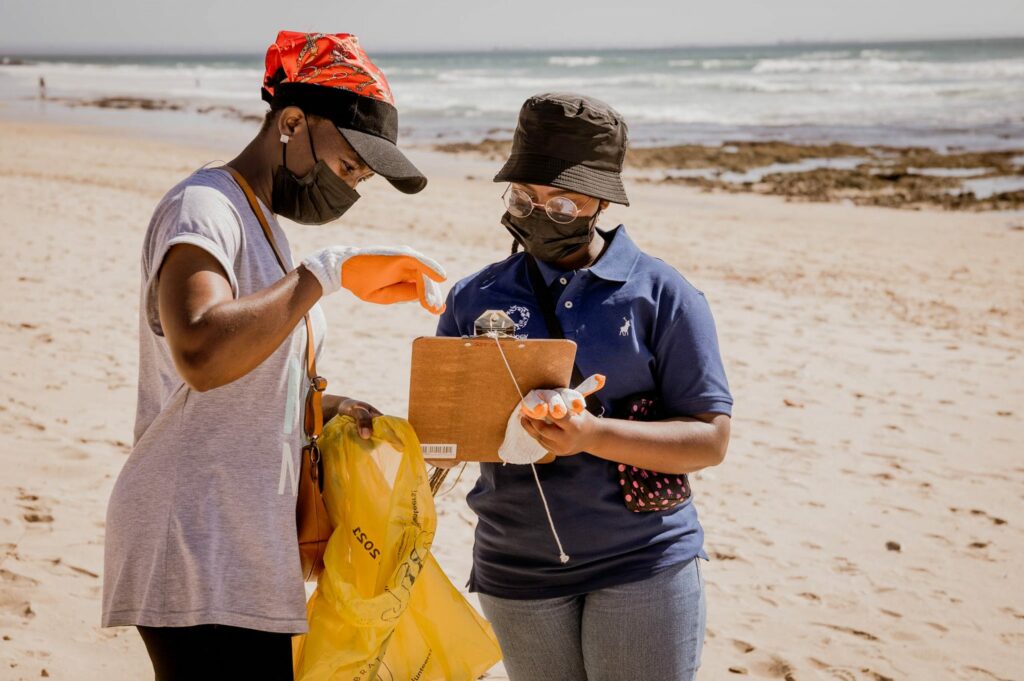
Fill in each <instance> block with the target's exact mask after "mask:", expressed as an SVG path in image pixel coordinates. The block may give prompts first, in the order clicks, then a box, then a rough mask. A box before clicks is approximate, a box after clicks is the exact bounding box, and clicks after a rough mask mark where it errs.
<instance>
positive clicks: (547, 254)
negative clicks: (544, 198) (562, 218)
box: [501, 210, 601, 262]
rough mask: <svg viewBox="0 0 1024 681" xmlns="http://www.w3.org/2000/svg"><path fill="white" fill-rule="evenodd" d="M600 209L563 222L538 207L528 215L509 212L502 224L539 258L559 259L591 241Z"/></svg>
mask: <svg viewBox="0 0 1024 681" xmlns="http://www.w3.org/2000/svg"><path fill="white" fill-rule="evenodd" d="M600 212H601V211H597V213H594V214H593V215H581V216H579V217H577V218H575V219H574V220H573V221H572V222H568V223H566V224H564V225H563V224H561V223H558V222H555V221H554V220H552V219H551V218H549V217H548V216H547V215H546V214H545V213H544V211H536V210H535V211H533V212H532V213H530V214H529V215H527V216H526V217H525V218H517V217H515V216H513V215H512V214H511V213H509V212H508V211H505V214H504V215H502V216H501V224H503V225H504V226H505V229H507V230H508V231H509V233H510V234H511V235H512V237H513V238H515V240H516V241H518V242H519V243H520V244H522V246H523V250H525V251H526V252H527V253H529V254H530V255H532V256H533V257H535V258H537V260H542V261H544V262H555V261H557V260H561V259H562V258H564V257H565V256H567V255H569V254H571V253H573V252H575V251H577V250H579V248H580V247H582V246H586V245H587V244H589V243H590V242H591V240H592V239H593V238H594V227H595V225H596V224H597V215H598V213H600ZM538 213H539V214H538Z"/></svg>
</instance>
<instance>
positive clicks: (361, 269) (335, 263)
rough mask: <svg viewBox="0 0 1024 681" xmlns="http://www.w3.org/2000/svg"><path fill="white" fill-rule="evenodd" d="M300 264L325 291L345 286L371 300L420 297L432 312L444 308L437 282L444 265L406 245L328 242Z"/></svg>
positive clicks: (383, 301) (385, 302)
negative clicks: (337, 243)
mask: <svg viewBox="0 0 1024 681" xmlns="http://www.w3.org/2000/svg"><path fill="white" fill-rule="evenodd" d="M302 264H303V266H304V267H305V268H306V269H307V270H309V271H310V272H311V273H312V274H313V276H315V277H316V278H317V279H318V280H319V281H320V286H321V287H323V290H324V295H325V296H326V295H328V294H330V293H334V292H335V291H337V290H338V289H341V288H347V289H348V290H349V291H351V292H352V293H354V294H355V295H356V297H358V298H360V299H361V300H365V301H368V302H371V303H378V304H381V305H390V304H392V303H406V302H411V301H413V300H419V302H420V305H422V306H423V307H424V308H426V310H427V311H429V312H432V313H433V314H441V313H442V312H444V307H445V306H444V296H443V295H442V293H441V287H440V286H438V282H441V281H444V280H445V279H446V276H445V272H444V268H442V267H441V265H439V264H438V263H437V261H435V260H433V259H432V258H428V257H427V256H425V255H423V254H422V253H420V252H418V251H415V250H413V249H411V248H409V247H408V246H372V247H369V248H353V247H350V246H328V247H327V248H324V249H321V250H319V251H317V252H316V253H313V254H311V255H309V256H307V257H306V258H305V259H303V261H302Z"/></svg>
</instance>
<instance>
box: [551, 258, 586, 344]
mask: <svg viewBox="0 0 1024 681" xmlns="http://www.w3.org/2000/svg"><path fill="white" fill-rule="evenodd" d="M584 274H585V273H584V272H576V273H575V274H574V275H573V276H572V278H571V279H568V278H567V277H565V276H564V275H563V276H561V277H559V278H558V279H556V280H555V281H557V282H558V283H559V284H560V283H561V282H563V281H566V280H567V279H568V282H569V283H568V285H566V286H565V288H564V289H563V290H562V292H561V295H560V296H557V300H558V303H557V304H556V305H555V308H556V314H557V315H558V319H559V321H561V323H562V329H563V331H564V333H565V337H566V338H569V339H571V340H575V339H576V337H577V335H578V334H577V328H576V321H577V318H578V313H577V310H578V309H579V305H578V302H579V300H578V292H579V290H580V288H581V286H582V284H581V283H580V282H581V280H582V278H583V276H584Z"/></svg>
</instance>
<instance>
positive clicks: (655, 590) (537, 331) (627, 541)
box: [437, 94, 732, 681]
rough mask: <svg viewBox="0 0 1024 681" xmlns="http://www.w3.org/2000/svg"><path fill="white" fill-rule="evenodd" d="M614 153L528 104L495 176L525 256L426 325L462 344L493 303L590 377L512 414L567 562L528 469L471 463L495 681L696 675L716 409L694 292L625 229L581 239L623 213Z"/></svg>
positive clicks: (602, 126) (719, 436) (595, 110)
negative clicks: (700, 476)
mask: <svg viewBox="0 0 1024 681" xmlns="http://www.w3.org/2000/svg"><path fill="white" fill-rule="evenodd" d="M626 143H627V129H626V125H625V123H624V122H623V121H622V118H621V117H620V116H619V114H618V113H617V112H616V111H614V110H613V109H612V108H611V107H609V106H608V105H607V104H604V103H603V102H599V101H597V100H594V99H591V98H587V97H582V96H579V95H570V94H544V95H537V96H534V97H531V98H530V99H528V100H527V101H526V103H525V104H524V105H523V108H522V110H521V112H520V116H519V124H518V126H517V128H516V133H515V138H514V141H513V146H512V154H511V156H510V157H509V159H508V162H507V163H506V164H505V166H504V167H503V168H502V169H501V171H500V172H499V173H498V174H497V176H495V178H494V179H495V181H496V182H509V183H510V186H509V188H508V189H507V191H506V193H505V202H506V206H507V208H508V211H507V212H506V213H505V215H504V216H503V217H502V224H503V225H504V226H505V227H506V228H507V229H508V230H509V232H510V233H511V234H512V235H513V237H514V238H515V240H516V243H517V244H518V245H521V246H522V247H523V249H524V250H525V253H515V252H514V253H513V255H511V256H510V257H508V258H506V259H505V260H503V261H501V262H498V263H495V264H493V265H489V266H488V267H485V268H484V269H483V270H481V271H479V272H477V273H476V274H474V275H471V276H469V277H467V278H465V279H463V280H462V281H460V282H458V284H456V285H455V287H454V288H453V289H452V291H451V292H450V294H449V296H448V304H447V311H446V312H445V314H444V315H442V317H441V320H440V323H439V326H438V330H437V333H438V335H441V336H462V335H472V333H473V324H474V321H475V319H476V318H477V317H478V316H479V315H480V314H481V313H483V312H484V311H485V310H488V309H502V310H505V311H506V312H508V314H509V316H511V317H512V318H513V321H515V323H516V334H517V335H519V336H520V337H530V338H545V337H552V336H557V335H564V337H566V338H569V339H571V340H573V341H575V342H576V344H577V355H576V366H577V371H576V372H575V374H576V376H577V377H578V376H581V375H582V376H587V375H590V374H593V373H601V374H604V375H605V376H606V377H607V383H606V385H605V387H604V388H603V389H602V390H601V391H600V392H598V393H596V394H595V395H593V396H592V398H591V399H590V400H589V401H588V411H584V412H583V413H581V414H573V413H572V412H571V411H570V412H569V414H568V415H566V416H565V417H563V418H560V419H554V418H551V419H549V420H535V419H532V418H528V417H523V420H522V424H523V427H524V428H525V429H526V431H527V432H528V433H530V434H531V435H532V436H533V437H534V438H535V439H536V440H537V441H538V442H540V443H541V444H542V445H543V446H544V447H545V449H547V450H548V451H549V452H552V453H554V454H556V455H557V456H558V458H557V459H556V460H555V462H553V463H550V464H546V465H538V466H537V467H536V471H537V475H538V476H539V479H540V482H541V483H542V485H543V488H544V490H546V494H547V502H548V505H549V507H550V512H551V517H552V520H553V523H554V525H555V526H556V527H557V530H558V536H559V537H560V539H561V543H562V545H563V548H564V554H567V555H568V556H569V559H568V560H560V559H559V553H560V552H559V551H558V549H557V548H556V546H555V539H554V537H553V536H552V533H551V531H550V529H549V525H548V520H547V517H546V515H545V510H544V507H543V505H542V503H541V500H540V497H539V494H538V491H537V487H536V482H535V480H534V477H533V472H532V471H531V470H530V468H529V467H528V466H516V465H501V464H482V465H481V471H480V478H479V480H478V481H477V483H476V486H475V487H474V488H473V490H472V491H471V492H470V493H469V496H468V499H467V500H468V503H469V506H470V507H471V508H472V509H473V511H474V512H475V513H476V514H477V516H478V518H479V522H478V523H477V529H476V541H475V545H474V552H473V554H474V555H473V570H472V573H471V576H470V588H471V590H473V591H475V592H477V593H479V595H480V603H481V606H482V608H483V610H484V613H485V614H486V615H487V617H488V619H490V620H491V622H492V624H493V625H494V629H495V632H496V633H497V636H498V640H499V642H500V644H501V648H502V651H503V653H504V656H505V666H506V669H507V670H508V673H509V676H510V678H511V679H512V680H513V681H543V680H544V679H551V680H553V681H575V680H580V681H597V680H605V679H607V680H609V681H610V680H616V681H618V680H621V679H692V678H694V677H695V676H696V673H697V668H698V666H699V664H700V653H701V647H702V643H703V639H704V621H705V601H704V585H703V580H702V578H701V575H700V567H699V564H698V560H697V558H704V559H705V560H706V559H707V556H706V555H705V554H704V552H703V549H702V545H703V530H702V529H701V526H700V523H699V521H698V520H697V512H696V509H695V507H694V505H693V501H692V498H691V497H690V490H689V485H688V483H687V480H686V476H685V474H686V473H691V472H693V471H697V470H700V469H702V468H705V467H707V466H714V465H717V464H719V463H721V462H722V460H723V459H724V457H725V452H726V448H727V445H728V441H729V420H730V414H731V410H732V397H731V396H730V394H729V388H728V384H727V381H726V378H725V372H724V370H723V368H722V360H721V357H720V355H719V351H718V340H717V336H716V332H715V325H714V320H713V319H712V316H711V311H710V309H709V308H708V304H707V301H706V300H705V299H704V295H703V294H702V293H701V292H700V291H698V290H697V289H695V288H694V287H693V286H692V285H691V284H690V283H689V282H687V281H686V279H684V278H683V277H682V276H681V275H680V274H679V273H678V272H677V271H676V270H674V269H673V268H672V267H670V266H669V265H667V264H665V263H664V262H662V261H661V260H659V259H657V258H654V257H652V256H650V255H648V254H646V253H644V252H642V251H641V250H640V249H639V248H637V246H636V245H635V244H634V243H633V241H632V240H631V239H630V237H629V235H628V234H627V233H626V228H625V227H624V226H622V225H620V226H618V227H616V228H615V229H612V230H608V231H605V230H602V229H598V228H597V227H596V222H597V216H598V214H599V213H600V212H601V211H602V210H603V209H604V208H606V207H607V205H608V203H609V202H615V203H620V204H625V205H628V200H627V198H626V193H625V189H624V188H623V186H622V181H621V177H620V173H621V170H622V162H623V158H624V156H625V151H626ZM514 250H516V249H514ZM538 287H542V288H541V289H540V290H538ZM545 308H547V313H545ZM600 415H603V418H601V417H599V416H600ZM655 471H656V472H657V473H655Z"/></svg>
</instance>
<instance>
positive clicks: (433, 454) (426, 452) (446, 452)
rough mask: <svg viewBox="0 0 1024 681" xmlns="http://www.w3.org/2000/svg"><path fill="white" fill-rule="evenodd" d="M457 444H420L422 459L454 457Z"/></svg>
mask: <svg viewBox="0 0 1024 681" xmlns="http://www.w3.org/2000/svg"><path fill="white" fill-rule="evenodd" d="M457 450H458V445H420V451H421V452H423V458H424V459H454V458H455V453H456V451H457Z"/></svg>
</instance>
